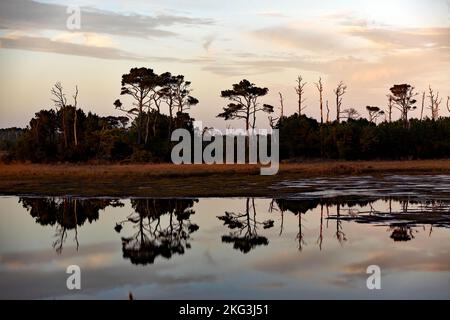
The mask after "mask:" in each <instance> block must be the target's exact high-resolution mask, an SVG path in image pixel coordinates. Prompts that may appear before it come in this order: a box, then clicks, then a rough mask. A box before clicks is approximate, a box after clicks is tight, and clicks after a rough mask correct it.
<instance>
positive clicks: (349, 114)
mask: <svg viewBox="0 0 450 320" xmlns="http://www.w3.org/2000/svg"><path fill="white" fill-rule="evenodd" d="M342 114H344V117H345V118H346V119H347V120H356V119H358V118H359V117H360V114H359V112H358V111H356V110H355V109H354V108H348V109H345V110H343V111H342Z"/></svg>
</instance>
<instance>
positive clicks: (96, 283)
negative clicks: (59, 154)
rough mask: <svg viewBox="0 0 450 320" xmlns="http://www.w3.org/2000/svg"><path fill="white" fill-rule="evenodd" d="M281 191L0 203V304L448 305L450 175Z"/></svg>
mask: <svg viewBox="0 0 450 320" xmlns="http://www.w3.org/2000/svg"><path fill="white" fill-rule="evenodd" d="M362 179H363V180H365V183H362V182H361V180H362ZM283 186H284V187H288V188H292V193H291V194H289V195H288V196H286V197H285V198H283V199H261V198H201V199H189V198H184V199H171V198H165V199H153V198H148V199H147V198H140V199H113V198H80V197H61V198H49V197H36V196H33V197H30V196H23V197H22V196H21V197H0V298H1V299H12V298H19V299H127V297H128V294H129V292H131V293H132V294H133V296H134V298H135V299H220V298H224V299H309V298H323V299H366V298H368V299H397V298H402V299H410V298H425V299H427V298H438V299H450V229H449V228H450V196H449V194H448V193H449V192H450V191H449V190H450V177H449V176H419V177H418V176H414V177H413V176H411V177H410V176H390V177H383V178H372V177H359V179H357V180H356V179H354V178H352V177H342V178H335V179H315V180H299V181H289V182H283V183H282V184H280V185H278V186H274V188H275V187H283ZM69 265H78V266H80V268H81V286H82V288H81V290H74V291H70V290H68V289H67V287H66V279H67V277H68V276H69V275H68V274H66V268H67V267H68V266H69ZM370 265H377V266H379V267H380V268H381V290H369V289H368V288H367V284H366V281H367V278H368V277H369V276H370V275H368V274H367V267H368V266H370Z"/></svg>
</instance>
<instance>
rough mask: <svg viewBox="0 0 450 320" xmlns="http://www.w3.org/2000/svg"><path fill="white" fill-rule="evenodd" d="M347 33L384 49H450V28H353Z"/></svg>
mask: <svg viewBox="0 0 450 320" xmlns="http://www.w3.org/2000/svg"><path fill="white" fill-rule="evenodd" d="M346 33H347V34H349V35H352V36H355V37H361V38H364V39H366V40H369V41H371V42H372V43H374V44H376V45H378V46H379V47H384V48H395V49H405V48H424V47H425V48H447V49H450V28H408V29H389V28H352V29H349V30H348V31H347V32H346Z"/></svg>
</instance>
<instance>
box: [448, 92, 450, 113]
mask: <svg viewBox="0 0 450 320" xmlns="http://www.w3.org/2000/svg"><path fill="white" fill-rule="evenodd" d="M449 103H450V96H448V97H447V110H448V112H450V104H449Z"/></svg>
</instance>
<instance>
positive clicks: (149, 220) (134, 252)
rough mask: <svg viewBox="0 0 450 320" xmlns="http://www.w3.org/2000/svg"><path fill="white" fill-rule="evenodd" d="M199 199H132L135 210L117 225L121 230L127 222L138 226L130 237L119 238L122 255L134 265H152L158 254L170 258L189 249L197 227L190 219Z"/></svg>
mask: <svg viewBox="0 0 450 320" xmlns="http://www.w3.org/2000/svg"><path fill="white" fill-rule="evenodd" d="M196 202H198V200H191V199H133V200H131V204H132V207H133V209H134V212H133V213H131V214H130V215H129V216H128V217H127V219H126V220H124V221H121V222H119V223H117V224H116V226H115V228H114V229H115V230H116V231H117V232H121V231H122V228H123V227H124V226H125V225H126V224H131V225H132V226H133V229H137V231H135V232H134V234H133V235H132V236H130V237H122V253H123V257H124V258H126V259H130V261H131V263H133V264H141V265H146V264H153V263H154V262H155V259H156V258H157V257H158V256H161V257H164V258H166V259H170V258H171V257H172V256H173V255H174V254H180V255H182V254H184V252H185V249H189V248H190V243H189V239H190V235H191V234H192V233H193V232H195V231H197V230H198V229H199V227H198V225H196V224H194V223H192V222H191V221H190V216H191V215H193V214H194V213H195V212H194V210H193V209H192V208H193V206H194V203H196Z"/></svg>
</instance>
